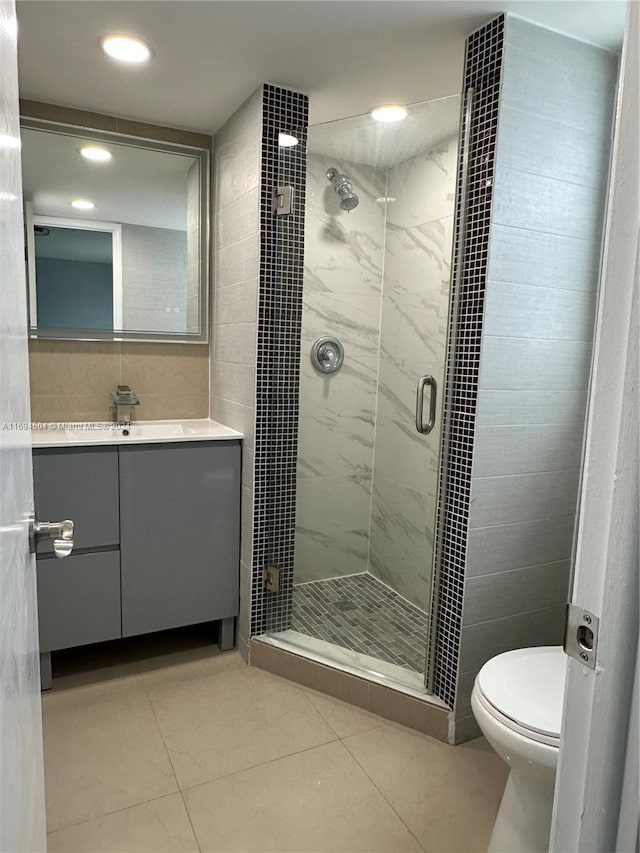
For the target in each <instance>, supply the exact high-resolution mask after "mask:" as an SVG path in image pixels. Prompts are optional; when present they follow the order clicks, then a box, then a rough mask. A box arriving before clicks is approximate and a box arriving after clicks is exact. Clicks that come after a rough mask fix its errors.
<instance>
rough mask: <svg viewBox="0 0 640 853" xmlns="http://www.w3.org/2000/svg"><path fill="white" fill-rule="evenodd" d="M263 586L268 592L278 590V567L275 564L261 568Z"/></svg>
mask: <svg viewBox="0 0 640 853" xmlns="http://www.w3.org/2000/svg"><path fill="white" fill-rule="evenodd" d="M262 579H263V580H264V588H265V589H266V590H268V591H269V592H280V569H277V568H276V567H275V566H266V567H265V568H264V569H263V570H262Z"/></svg>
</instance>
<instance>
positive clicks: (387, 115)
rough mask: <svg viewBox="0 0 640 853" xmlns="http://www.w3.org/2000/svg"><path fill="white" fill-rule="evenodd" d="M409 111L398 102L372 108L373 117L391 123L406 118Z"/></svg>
mask: <svg viewBox="0 0 640 853" xmlns="http://www.w3.org/2000/svg"><path fill="white" fill-rule="evenodd" d="M408 114H409V111H408V110H407V108H406V107H400V106H398V105H397V104H386V105H385V106H383V107H376V108H375V110H371V118H372V119H374V120H375V121H382V122H385V123H386V124H389V123H391V122H394V121H402V119H403V118H406V117H407V115H408Z"/></svg>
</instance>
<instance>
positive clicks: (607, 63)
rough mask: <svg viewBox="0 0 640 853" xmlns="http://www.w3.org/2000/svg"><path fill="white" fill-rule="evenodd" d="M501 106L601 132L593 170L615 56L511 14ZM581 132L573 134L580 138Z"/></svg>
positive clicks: (607, 114) (597, 167)
mask: <svg viewBox="0 0 640 853" xmlns="http://www.w3.org/2000/svg"><path fill="white" fill-rule="evenodd" d="M505 37H506V43H507V49H506V51H505V67H504V72H503V82H502V91H501V99H502V100H501V106H502V107H512V108H515V109H519V110H525V111H526V112H527V113H529V114H532V115H540V116H544V117H545V118H549V119H551V120H553V121H555V122H557V123H559V124H565V125H569V126H570V127H573V128H575V129H576V130H578V131H580V132H581V133H582V132H586V133H593V131H594V129H597V130H598V131H600V132H602V133H603V140H605V141H606V142H605V143H603V146H602V147H601V148H600V152H599V153H598V154H596V156H595V157H594V167H593V168H594V171H603V170H602V163H601V161H600V160H599V157H600V153H601V151H602V150H603V148H605V147H608V139H609V133H610V130H611V122H612V120H613V105H614V99H615V87H616V73H617V59H616V55H615V53H609V52H608V51H606V50H603V49H602V48H599V47H594V46H593V45H589V44H585V43H584V42H581V41H578V40H577V39H572V38H569V37H568V36H565V35H562V34H561V33H557V32H554V31H553V30H546V29H544V28H543V27H539V26H536V25H535V24H531V23H529V22H528V21H523V20H521V19H519V18H516V17H514V16H509V19H508V23H507V27H506V30H505ZM579 135H580V134H576V136H579Z"/></svg>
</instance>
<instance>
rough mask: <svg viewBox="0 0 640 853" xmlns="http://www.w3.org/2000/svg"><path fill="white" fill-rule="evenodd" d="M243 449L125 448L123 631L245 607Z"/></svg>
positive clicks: (208, 446) (124, 633) (149, 628)
mask: <svg viewBox="0 0 640 853" xmlns="http://www.w3.org/2000/svg"><path fill="white" fill-rule="evenodd" d="M239 482H240V447H239V446H238V444H237V443H231V442H229V443H226V442H225V443H222V442H216V443H205V442H198V443H195V442H194V443H193V444H164V445H160V444H148V445H144V446H138V447H135V446H129V447H121V448H120V527H121V540H120V541H121V558H122V636H123V637H130V636H133V635H135V634H146V633H149V632H151V631H161V630H164V629H166V628H174V627H176V626H178V625H189V624H194V623H197V622H207V621H210V620H213V619H224V618H225V617H228V616H229V615H230V614H235V613H236V612H237V608H238V562H239V551H238V548H239V542H238V539H239V537H238V530H239V524H240V500H239V489H238V484H239Z"/></svg>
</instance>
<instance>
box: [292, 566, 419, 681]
mask: <svg viewBox="0 0 640 853" xmlns="http://www.w3.org/2000/svg"><path fill="white" fill-rule="evenodd" d="M291 627H292V629H293V630H294V631H299V632H300V633H301V634H307V635H308V636H310V637H315V638H317V639H319V640H326V641H327V642H330V643H335V644H336V645H338V646H341V647H342V648H345V649H350V650H351V651H354V652H360V653H361V654H366V655H370V656H371V657H375V658H378V660H382V661H385V662H386V663H393V664H396V665H397V666H403V667H405V668H407V669H411V670H413V671H415V672H423V671H424V668H425V654H426V647H427V629H428V620H427V614H426V613H424V611H422V610H420V609H419V608H418V607H415V606H414V605H413V604H410V603H409V602H408V601H407V600H406V599H404V598H402V596H400V595H398V594H397V593H396V592H394V591H393V590H392V589H390V588H389V587H388V586H386V585H385V584H383V583H381V582H380V581H379V580H377V579H376V578H374V577H373V575H370V574H359V575H349V576H348V577H343V578H330V579H328V580H320V581H312V582H310V583H304V584H298V585H296V586H294V587H293V621H292V624H291Z"/></svg>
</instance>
